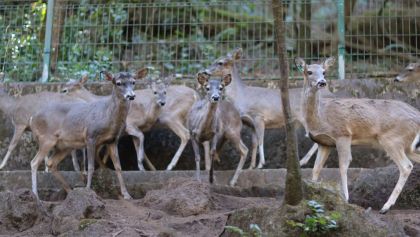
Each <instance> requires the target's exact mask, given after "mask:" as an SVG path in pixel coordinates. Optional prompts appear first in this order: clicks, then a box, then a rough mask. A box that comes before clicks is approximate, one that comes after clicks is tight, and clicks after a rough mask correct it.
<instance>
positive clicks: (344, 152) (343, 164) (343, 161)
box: [336, 137, 352, 201]
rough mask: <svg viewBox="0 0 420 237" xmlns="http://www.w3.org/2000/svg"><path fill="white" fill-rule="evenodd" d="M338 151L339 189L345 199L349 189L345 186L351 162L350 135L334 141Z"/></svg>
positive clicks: (347, 196) (347, 198) (347, 197)
mask: <svg viewBox="0 0 420 237" xmlns="http://www.w3.org/2000/svg"><path fill="white" fill-rule="evenodd" d="M336 147H337V152H338V162H339V168H340V176H341V190H342V192H343V195H344V199H345V200H346V201H348V200H349V190H348V186H347V170H348V168H349V165H350V162H351V159H352V157H351V137H343V138H339V139H337V141H336Z"/></svg>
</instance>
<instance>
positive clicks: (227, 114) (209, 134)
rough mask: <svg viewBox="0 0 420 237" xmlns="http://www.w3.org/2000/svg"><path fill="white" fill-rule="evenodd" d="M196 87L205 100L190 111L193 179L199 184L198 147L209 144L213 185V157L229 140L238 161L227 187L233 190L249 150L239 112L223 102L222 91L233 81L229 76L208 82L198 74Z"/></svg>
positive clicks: (207, 77)
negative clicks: (236, 152)
mask: <svg viewBox="0 0 420 237" xmlns="http://www.w3.org/2000/svg"><path fill="white" fill-rule="evenodd" d="M197 81H198V83H199V84H200V85H201V86H202V87H204V88H205V89H206V90H207V93H206V95H205V98H203V99H201V100H199V101H197V102H196V103H194V105H193V106H192V108H191V111H190V113H189V118H188V128H189V130H190V133H191V141H192V145H193V149H194V155H195V163H196V177H197V179H198V180H200V152H199V143H202V142H205V141H210V142H211V148H210V157H211V163H210V176H209V179H210V183H212V182H213V161H214V157H215V155H216V153H218V151H219V149H220V148H221V146H222V145H223V143H224V140H225V139H227V140H230V141H231V142H232V144H233V145H234V146H235V148H236V149H237V150H238V151H239V153H240V156H241V158H240V161H239V164H238V167H237V169H236V172H235V174H234V175H233V177H232V179H231V181H230V185H231V186H234V185H235V183H236V181H237V179H238V176H239V174H240V172H241V170H242V167H243V165H244V163H245V159H246V156H247V154H248V148H247V147H246V146H245V145H244V143H243V142H242V139H241V129H242V121H241V117H240V115H239V112H238V111H237V110H236V109H235V107H234V106H233V104H231V103H230V102H228V101H225V100H223V91H224V89H225V87H226V86H227V85H229V84H230V82H231V81H232V77H231V75H230V74H227V75H224V76H223V79H222V80H209V75H208V74H206V73H198V74H197Z"/></svg>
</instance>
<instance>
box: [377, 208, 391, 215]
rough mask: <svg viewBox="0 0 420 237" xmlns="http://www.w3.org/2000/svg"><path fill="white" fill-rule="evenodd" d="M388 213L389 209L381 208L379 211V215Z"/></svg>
mask: <svg viewBox="0 0 420 237" xmlns="http://www.w3.org/2000/svg"><path fill="white" fill-rule="evenodd" d="M388 211H389V208H382V209H381V210H380V211H379V214H386V213H387V212H388Z"/></svg>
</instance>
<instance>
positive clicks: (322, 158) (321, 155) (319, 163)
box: [312, 144, 331, 181]
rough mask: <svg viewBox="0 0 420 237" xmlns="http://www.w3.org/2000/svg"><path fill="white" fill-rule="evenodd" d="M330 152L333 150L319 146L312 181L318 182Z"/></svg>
mask: <svg viewBox="0 0 420 237" xmlns="http://www.w3.org/2000/svg"><path fill="white" fill-rule="evenodd" d="M330 152H331V148H329V147H327V146H322V145H319V144H318V153H317V155H316V160H315V164H314V168H313V169H312V181H318V178H319V174H320V173H321V169H322V167H324V164H325V162H326V161H327V159H328V156H329V155H330Z"/></svg>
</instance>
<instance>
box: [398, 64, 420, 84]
mask: <svg viewBox="0 0 420 237" xmlns="http://www.w3.org/2000/svg"><path fill="white" fill-rule="evenodd" d="M394 81H397V82H415V81H420V62H418V63H410V64H408V66H407V67H405V68H404V69H403V70H402V71H401V72H400V73H399V74H398V76H397V77H395V79H394Z"/></svg>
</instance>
